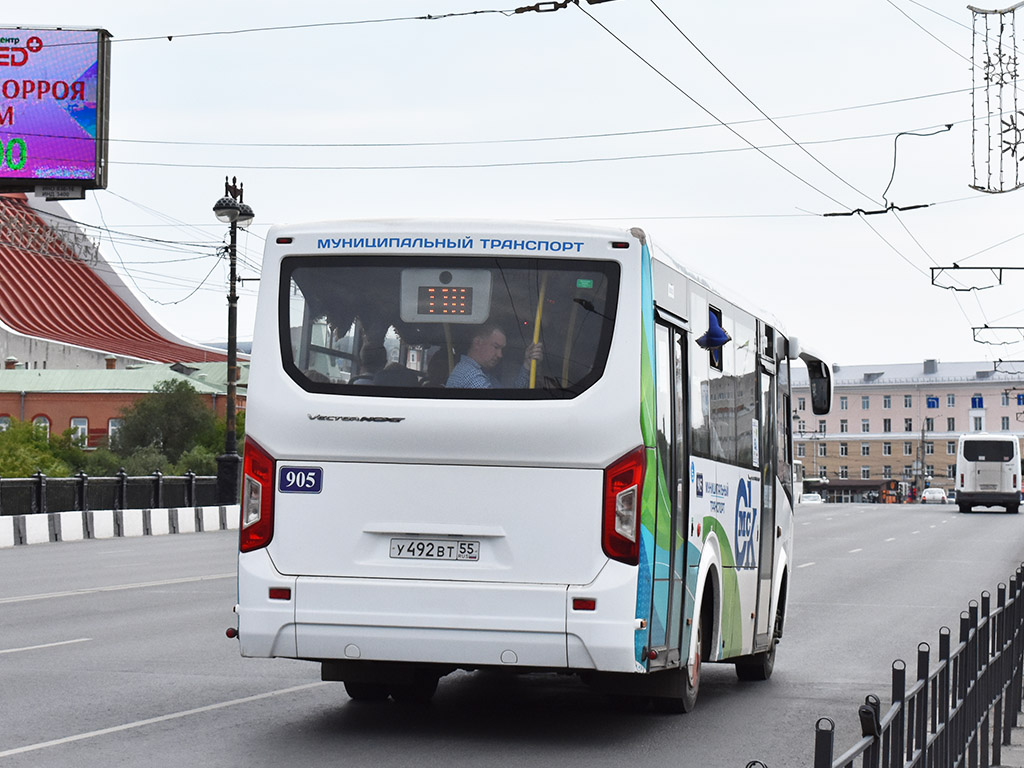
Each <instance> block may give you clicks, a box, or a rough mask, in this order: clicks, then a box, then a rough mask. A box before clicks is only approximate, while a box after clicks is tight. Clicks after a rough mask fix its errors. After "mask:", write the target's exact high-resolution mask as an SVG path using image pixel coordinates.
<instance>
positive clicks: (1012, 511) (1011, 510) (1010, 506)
mask: <svg viewBox="0 0 1024 768" xmlns="http://www.w3.org/2000/svg"><path fill="white" fill-rule="evenodd" d="M1006 511H1007V512H1009V513H1010V514H1011V515H1016V514H1017V513H1018V512H1019V511H1020V506H1019V505H1018V504H1007V505H1006Z"/></svg>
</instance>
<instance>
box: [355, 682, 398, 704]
mask: <svg viewBox="0 0 1024 768" xmlns="http://www.w3.org/2000/svg"><path fill="white" fill-rule="evenodd" d="M345 693H347V694H348V696H349V698H350V699H352V701H384V699H386V698H387V697H388V694H389V693H391V691H389V690H388V687H387V686H386V685H384V684H383V683H366V682H359V681H353V682H349V681H347V680H346V681H345Z"/></svg>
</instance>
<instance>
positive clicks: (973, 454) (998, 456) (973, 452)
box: [964, 440, 1013, 462]
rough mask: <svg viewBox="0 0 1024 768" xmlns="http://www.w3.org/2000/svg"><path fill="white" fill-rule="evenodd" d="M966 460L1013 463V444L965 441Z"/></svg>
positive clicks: (1000, 441)
mask: <svg viewBox="0 0 1024 768" xmlns="http://www.w3.org/2000/svg"><path fill="white" fill-rule="evenodd" d="M964 458H965V459H967V460H968V461H998V462H1003V461H1012V460H1013V443H1011V442H1009V441H1008V440H965V441H964Z"/></svg>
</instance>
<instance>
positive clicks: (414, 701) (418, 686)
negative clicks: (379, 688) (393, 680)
mask: <svg viewBox="0 0 1024 768" xmlns="http://www.w3.org/2000/svg"><path fill="white" fill-rule="evenodd" d="M437 681H438V676H437V675H436V674H432V673H430V672H417V673H416V674H415V675H414V676H413V679H412V681H411V682H409V683H403V684H401V685H393V686H391V698H393V699H394V700H395V701H397V702H398V703H399V704H408V705H410V706H424V705H426V704H429V703H430V700H431V699H432V698H434V692H435V691H437Z"/></svg>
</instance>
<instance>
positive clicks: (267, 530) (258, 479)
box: [238, 437, 275, 552]
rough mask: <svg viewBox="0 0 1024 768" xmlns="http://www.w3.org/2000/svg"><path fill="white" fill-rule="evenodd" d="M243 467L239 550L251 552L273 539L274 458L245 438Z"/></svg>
mask: <svg viewBox="0 0 1024 768" xmlns="http://www.w3.org/2000/svg"><path fill="white" fill-rule="evenodd" d="M243 468H244V475H243V479H242V522H241V526H240V527H241V530H240V532H239V538H238V549H239V550H240V551H242V552H251V551H252V550H254V549H259V548H260V547H265V546H267V544H269V543H270V539H271V538H272V537H273V536H274V469H275V468H274V459H273V458H272V457H271V456H270V454H268V453H267V452H266V451H264V450H263V449H262V448H260V447H259V446H258V445H257V444H256V443H255V442H253V441H252V440H251V439H249V438H248V437H247V438H245V459H244V462H243Z"/></svg>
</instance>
